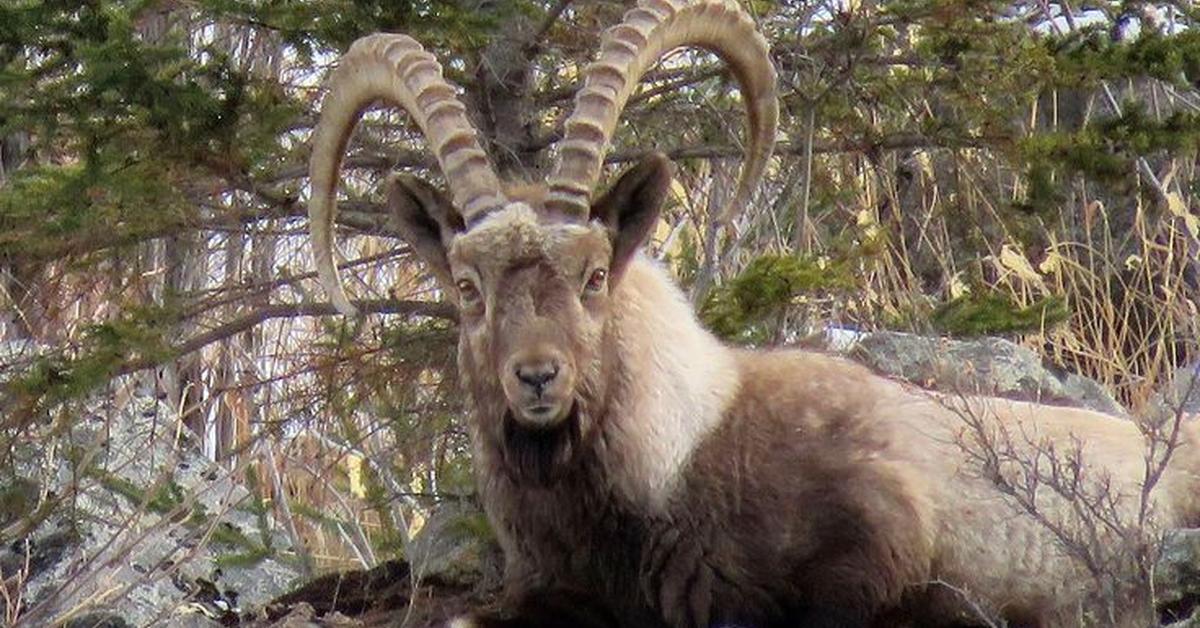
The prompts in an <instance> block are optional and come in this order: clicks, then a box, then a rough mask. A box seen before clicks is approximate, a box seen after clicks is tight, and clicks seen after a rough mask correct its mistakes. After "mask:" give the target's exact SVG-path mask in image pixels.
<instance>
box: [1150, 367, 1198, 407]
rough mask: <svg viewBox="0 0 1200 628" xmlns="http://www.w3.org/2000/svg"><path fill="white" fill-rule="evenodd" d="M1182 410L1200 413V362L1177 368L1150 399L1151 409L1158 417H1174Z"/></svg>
mask: <svg viewBox="0 0 1200 628" xmlns="http://www.w3.org/2000/svg"><path fill="white" fill-rule="evenodd" d="M1180 410H1183V412H1184V414H1195V415H1200V362H1197V363H1195V364H1193V365H1191V366H1185V367H1183V368H1180V369H1178V370H1176V371H1175V372H1174V373H1173V374H1172V375H1171V379H1170V380H1169V381H1168V383H1167V385H1166V386H1164V387H1163V389H1162V390H1160V391H1158V393H1156V394H1155V395H1154V397H1153V398H1152V399H1151V400H1150V411H1151V413H1152V416H1154V417H1156V418H1168V417H1172V416H1174V415H1175V413H1176V412H1178V411H1180Z"/></svg>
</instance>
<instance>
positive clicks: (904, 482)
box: [310, 0, 1200, 628]
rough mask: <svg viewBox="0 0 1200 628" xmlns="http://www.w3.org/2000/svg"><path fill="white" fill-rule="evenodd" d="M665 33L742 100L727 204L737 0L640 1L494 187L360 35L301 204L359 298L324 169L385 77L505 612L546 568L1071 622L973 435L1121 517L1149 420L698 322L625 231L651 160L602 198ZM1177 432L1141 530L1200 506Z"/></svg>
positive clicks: (1035, 535)
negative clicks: (551, 137) (1066, 477)
mask: <svg viewBox="0 0 1200 628" xmlns="http://www.w3.org/2000/svg"><path fill="white" fill-rule="evenodd" d="M679 46H699V47H703V48H707V49H709V50H711V51H713V52H715V53H716V54H717V55H718V56H720V57H721V58H722V59H723V60H724V61H725V62H726V63H728V64H729V65H730V67H731V69H732V74H733V76H734V77H735V78H736V79H737V82H738V84H739V86H740V88H741V91H742V95H743V101H744V104H745V107H746V110H747V113H748V118H749V125H748V134H747V135H748V137H747V142H746V144H747V149H746V151H747V160H746V163H745V164H744V166H743V168H742V171H741V176H740V180H739V183H738V186H737V190H736V193H735V195H734V198H733V200H732V202H731V203H730V205H729V211H728V212H727V213H726V215H724V216H720V217H718V218H717V219H718V220H721V221H724V220H727V218H728V216H729V215H730V214H732V213H733V212H736V211H737V210H739V209H741V208H742V207H743V206H744V205H745V204H746V202H747V200H748V199H749V197H750V195H751V192H752V191H753V190H754V189H755V187H756V185H757V183H758V181H759V179H760V178H761V176H762V174H763V171H764V169H765V167H766V164H767V162H768V160H769V158H770V155H771V151H772V145H773V141H774V137H775V131H776V119H777V103H776V95H775V73H774V70H773V67H772V64H771V61H770V58H769V55H768V48H767V44H766V42H765V40H764V39H763V37H762V36H761V35H760V34H759V33H758V32H757V30H756V29H755V27H754V24H753V22H752V20H751V19H750V18H749V17H748V16H747V15H746V14H745V13H743V12H742V11H741V10H740V9H739V8H738V7H737V6H736V5H735V4H733V3H732V2H723V1H720V0H701V1H697V2H691V3H684V2H676V1H674V0H642V2H640V4H639V5H638V7H637V8H635V9H633V10H632V11H630V12H629V13H627V14H626V16H625V18H624V21H623V22H622V23H621V24H619V25H618V26H615V27H613V28H612V29H610V30H608V31H607V32H606V33H605V35H604V37H603V39H602V42H601V51H600V55H599V58H598V60H597V61H596V62H595V63H593V64H592V65H591V66H589V68H588V69H587V70H586V73H585V80H584V85H583V87H582V88H581V90H580V91H579V94H578V96H577V98H576V106H575V110H574V112H573V113H572V115H571V116H570V117H569V118H568V119H567V120H566V123H565V133H564V137H563V139H562V140H561V141H560V142H559V143H558V145H557V146H556V151H557V162H556V164H555V166H554V169H553V171H552V173H551V174H550V176H549V177H548V180H547V182H546V184H544V185H526V184H517V183H512V182H510V183H506V184H502V183H501V182H500V181H499V179H498V178H497V177H496V175H495V174H494V173H493V171H492V169H491V167H490V165H489V162H488V159H487V157H486V155H485V153H484V151H483V150H482V149H481V148H480V145H479V143H478V141H477V138H476V135H475V131H474V130H473V129H472V127H471V126H470V124H469V123H468V121H467V118H466V115H465V113H464V107H463V105H462V104H460V103H459V101H458V100H457V99H456V97H455V89H454V88H453V87H451V86H450V85H448V84H447V82H446V81H445V80H444V79H443V78H442V76H441V68H440V66H439V65H438V63H437V61H436V60H435V59H434V58H433V56H432V55H430V54H429V53H427V52H425V51H424V50H423V49H422V48H421V47H420V45H419V44H418V43H417V42H415V41H414V40H412V39H410V38H408V37H406V36H403V35H375V36H371V37H367V38H364V39H362V40H360V41H358V42H357V43H355V44H354V46H353V47H352V48H351V50H350V51H349V52H348V53H347V54H346V55H345V56H344V57H343V58H342V60H341V62H340V64H339V67H338V68H337V70H336V71H335V72H334V73H333V75H332V77H331V79H330V84H329V93H328V95H327V96H326V103H325V105H324V110H323V112H322V116H321V121H320V124H319V126H318V129H317V132H316V135H315V138H314V145H313V157H312V165H311V176H312V184H313V197H312V201H311V204H310V216H311V224H312V231H313V240H314V250H315V254H316V260H317V268H318V271H319V273H320V277H321V279H322V281H323V282H324V284H325V286H326V289H327V291H328V292H329V294H330V295H331V297H332V299H333V301H334V303H335V304H336V305H337V306H338V307H339V308H340V309H341V310H342V311H344V312H346V313H347V314H352V313H353V312H354V310H353V307H352V305H351V304H350V302H349V301H348V299H347V298H346V296H345V294H344V292H343V290H342V287H341V284H340V283H339V280H338V277H337V273H336V270H335V267H334V263H333V256H332V227H333V219H334V211H335V196H336V184H335V182H336V180H337V177H338V170H339V165H340V161H341V158H342V152H343V151H344V149H345V146H346V143H347V141H348V137H349V134H350V132H351V131H352V129H353V126H354V124H355V123H356V121H357V119H358V116H359V113H360V112H361V110H362V109H363V108H365V107H366V106H367V105H368V104H370V103H371V102H372V101H374V100H376V99H384V100H386V101H389V102H391V103H394V104H396V105H398V106H400V107H403V108H404V109H405V110H406V111H408V112H409V114H411V115H412V117H413V118H414V119H415V121H416V122H417V124H418V126H419V127H420V128H421V129H422V131H423V132H424V133H425V135H426V137H427V138H428V139H429V143H430V146H431V147H432V150H433V153H434V154H435V156H436V157H437V160H438V163H439V164H440V165H441V168H442V172H443V174H444V175H445V179H446V184H447V191H442V190H439V189H436V188H434V187H432V186H430V185H429V184H426V183H424V182H422V181H420V180H418V179H415V178H412V177H408V176H397V177H394V178H392V179H390V180H389V182H388V188H389V200H388V202H389V205H390V207H391V209H392V210H393V211H394V212H395V214H396V216H397V218H398V221H399V224H400V225H401V226H402V229H403V236H404V237H405V238H406V239H407V241H408V242H409V243H410V244H411V245H412V247H413V249H414V250H415V251H416V252H417V253H418V254H419V255H420V256H421V257H422V259H423V260H424V261H425V263H426V264H427V265H428V267H429V269H430V270H431V272H432V273H433V274H434V275H435V276H436V278H437V279H438V280H439V282H440V283H441V285H442V286H443V288H444V289H445V290H446V291H447V293H448V294H452V295H455V296H456V299H457V302H458V306H459V311H460V313H461V321H460V336H459V356H458V360H459V368H460V370H461V372H462V376H463V381H464V382H465V385H466V388H467V390H468V392H469V393H470V396H471V400H472V412H471V417H470V428H471V434H472V439H473V446H474V464H475V468H476V472H477V476H478V485H479V491H480V494H481V496H482V498H483V500H484V503H485V506H486V508H487V512H488V515H489V517H490V520H491V523H492V525H493V527H494V528H495V531H496V534H497V536H498V537H499V539H500V543H501V545H502V546H503V549H504V552H505V557H506V582H507V593H508V599H509V600H510V601H511V604H512V606H511V610H512V612H515V613H521V612H526V611H527V610H528V609H530V608H531V604H529V603H525V604H522V600H523V599H525V598H527V596H529V595H532V594H536V593H539V592H544V591H548V590H549V591H553V590H555V589H563V590H571V591H584V592H587V594H588V598H589V599H590V600H591V601H593V602H594V603H595V604H596V605H597V608H599V609H601V610H600V611H599V612H600V613H601V614H604V615H605V616H607V617H610V618H616V619H614V620H613V621H617V622H619V623H620V624H621V625H627V626H678V627H683V626H697V627H707V626H710V625H738V626H747V627H756V628H757V627H763V626H869V625H878V626H891V625H899V623H900V622H903V621H914V622H918V625H942V624H952V623H964V622H965V623H970V622H971V621H973V620H974V619H977V618H978V615H977V613H978V612H979V611H982V612H984V613H987V614H990V615H992V616H994V617H1001V618H1005V619H1007V620H1009V621H1011V622H1017V623H1025V624H1030V625H1042V626H1067V625H1072V624H1075V623H1078V622H1079V621H1080V613H1079V602H1080V600H1081V599H1083V596H1085V595H1086V594H1088V593H1089V586H1090V585H1089V582H1091V581H1090V580H1088V579H1087V578H1084V577H1083V576H1082V571H1081V569H1082V568H1081V567H1080V566H1079V564H1078V562H1077V561H1076V560H1075V559H1074V558H1073V557H1072V556H1070V555H1069V554H1068V552H1067V551H1066V550H1065V548H1064V547H1063V545H1062V543H1061V540H1062V539H1061V535H1056V534H1055V532H1054V530H1052V529H1051V528H1049V527H1048V526H1047V525H1046V523H1047V522H1046V521H1040V520H1038V518H1036V517H1033V516H1030V515H1029V514H1028V513H1027V512H1025V511H1023V510H1022V509H1021V508H1020V507H1019V506H1018V505H1017V504H1015V503H1014V501H1013V500H1012V499H1011V498H1010V497H1011V496H1009V495H1006V494H1005V492H1004V491H1002V490H999V489H998V488H997V485H996V482H995V478H992V477H988V474H987V473H983V472H981V470H980V468H979V465H978V464H977V462H978V460H973V459H972V456H970V455H968V454H969V452H968V451H967V450H966V447H967V445H968V444H966V443H964V442H963V438H964V435H969V434H971V433H980V434H984V433H996V434H1022V435H1034V437H1032V438H1028V439H1024V440H1022V439H1017V440H1016V441H1014V442H1010V443H1008V445H1009V446H1011V449H1012V453H1014V454H1019V453H1021V452H1025V453H1029V454H1030V455H1033V454H1036V453H1037V452H1038V451H1039V448H1041V447H1043V446H1045V445H1046V444H1049V445H1050V446H1058V447H1059V448H1060V450H1065V449H1067V448H1068V447H1069V446H1070V445H1071V444H1073V443H1075V442H1079V443H1082V444H1081V451H1082V454H1081V459H1082V460H1083V461H1084V462H1085V467H1084V469H1085V471H1086V472H1085V474H1084V475H1085V476H1086V478H1087V482H1089V483H1093V484H1095V485H1096V486H1097V487H1103V486H1105V478H1107V479H1108V482H1107V485H1106V486H1107V489H1106V490H1109V491H1110V493H1109V494H1111V495H1112V498H1113V504H1114V510H1115V511H1116V512H1119V513H1121V514H1122V515H1130V516H1132V514H1134V513H1135V511H1137V510H1138V504H1139V495H1140V486H1141V481H1142V476H1143V466H1144V460H1143V448H1144V440H1143V437H1142V435H1141V433H1140V432H1139V430H1138V428H1137V427H1136V426H1135V425H1134V424H1133V423H1132V422H1129V421H1126V420H1122V419H1118V418H1114V417H1110V416H1105V415H1100V414H1096V413H1092V412H1086V411H1082V410H1072V409H1064V408H1053V407H1046V406H1040V405H1034V404H1028V403H1018V402H1011V401H1002V400H995V399H982V398H979V399H970V398H964V399H950V398H938V397H933V396H931V395H929V394H926V393H923V392H921V391H918V390H915V389H912V388H909V387H906V386H904V385H901V384H899V383H895V382H892V381H889V380H886V379H883V378H880V377H877V376H874V375H872V374H870V373H869V372H867V371H866V370H865V369H863V368H861V367H858V366H855V365H852V364H850V363H848V362H845V361H842V360H840V359H837V358H833V357H827V356H824V355H819V354H812V353H804V352H799V351H761V352H755V351H743V350H737V349H733V348H729V347H726V346H724V345H723V344H722V343H721V342H719V341H718V340H717V339H715V338H714V337H713V336H712V335H710V334H709V333H708V332H707V331H705V330H704V329H703V328H702V327H701V325H700V324H699V323H698V322H697V320H696V318H695V316H694V314H693V313H692V311H691V308H690V306H689V305H688V303H687V301H686V300H685V298H684V296H683V295H682V293H681V292H680V290H679V289H678V288H677V287H676V286H675V285H674V284H673V283H672V281H671V280H670V278H669V276H668V274H667V273H666V272H665V271H664V270H663V269H662V268H661V267H659V266H658V265H657V264H655V263H653V262H652V261H650V260H648V259H646V258H645V257H644V256H642V255H641V254H640V253H639V249H640V248H641V247H642V245H643V243H644V242H645V240H646V239H647V237H648V234H649V233H650V232H651V230H652V227H653V226H654V225H655V224H656V222H657V221H658V212H659V208H660V205H661V203H662V201H663V198H664V196H665V195H666V193H667V190H668V186H669V182H670V178H671V165H670V163H669V162H668V160H667V159H666V158H665V157H663V156H662V155H658V154H650V155H648V156H647V157H646V158H644V159H643V160H642V161H641V163H640V164H638V165H636V166H635V167H633V168H632V169H630V170H629V171H628V172H626V173H625V174H623V175H622V176H621V177H620V178H619V179H618V180H617V181H616V182H615V184H613V185H612V187H611V188H610V189H609V190H608V191H607V192H606V193H604V194H602V195H596V196H593V190H594V188H595V187H596V184H597V182H598V180H599V178H600V175H601V166H602V162H603V155H604V151H605V150H606V148H607V145H608V142H609V140H610V138H611V135H612V133H613V130H614V128H615V126H616V123H617V118H618V115H619V113H620V111H621V109H622V108H623V107H624V104H625V102H626V100H627V99H628V98H629V96H630V94H631V93H632V92H633V90H634V88H635V87H636V85H637V83H638V81H639V80H640V78H641V76H642V74H643V73H644V72H645V71H646V70H647V69H648V68H649V67H651V66H652V65H653V64H654V63H655V62H656V61H657V60H658V59H659V58H661V57H662V56H663V55H664V54H665V53H666V52H668V51H670V50H672V49H674V48H677V47H679ZM955 403H961V404H963V406H964V407H962V408H957V409H956V408H952V407H949V406H951V405H954V404H955ZM969 417H973V418H969ZM1189 430H1192V431H1189V432H1188V433H1187V435H1185V437H1183V441H1182V444H1181V446H1180V448H1179V449H1178V451H1176V452H1175V457H1174V463H1173V464H1172V465H1171V466H1170V468H1169V469H1168V470H1167V473H1166V475H1165V477H1164V478H1163V480H1162V481H1161V482H1160V483H1159V486H1158V488H1157V491H1156V493H1155V495H1154V500H1153V501H1154V505H1155V508H1156V509H1155V511H1154V513H1155V517H1154V518H1153V523H1152V524H1151V525H1153V526H1157V527H1163V526H1170V525H1178V524H1181V523H1183V522H1185V521H1189V520H1190V521H1195V519H1196V516H1197V511H1198V510H1200V508H1198V504H1197V497H1196V495H1197V493H1198V492H1200V464H1198V462H1197V461H1198V460H1200V455H1197V447H1198V446H1200V445H1198V441H1197V440H1196V437H1195V434H1194V428H1189ZM1002 466H1003V465H1001V467H1002ZM991 471H993V472H995V473H1003V472H1006V471H1008V469H1006V468H997V469H992V470H991ZM1036 499H1037V500H1040V501H1039V504H1038V505H1039V507H1040V508H1041V510H1040V512H1041V513H1042V515H1043V516H1044V517H1046V518H1049V519H1050V520H1051V522H1054V521H1063V522H1066V523H1065V524H1064V525H1071V524H1072V523H1071V522H1072V521H1073V519H1072V517H1074V514H1073V513H1074V510H1073V508H1074V505H1073V504H1071V503H1069V500H1067V499H1064V498H1061V497H1059V496H1056V495H1053V494H1050V491H1045V492H1044V493H1043V494H1042V495H1039V496H1037V497H1036ZM1156 529H1157V528H1156ZM532 606H537V604H533V605H532ZM542 608H549V607H542ZM526 620H527V621H525V624H528V625H531V624H532V622H533V621H534V620H533V619H532V618H531V617H528V618H526ZM495 621H496V622H497V624H498V625H499V624H500V623H503V622H502V620H501V619H495ZM562 623H566V620H565V619H564V620H563V622H562ZM505 625H523V620H522V617H520V616H518V617H515V618H509V620H508V623H507V624H505ZM539 625H546V624H539ZM549 625H553V623H551V624H549Z"/></svg>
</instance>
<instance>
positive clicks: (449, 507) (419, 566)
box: [408, 500, 503, 588]
mask: <svg viewBox="0 0 1200 628" xmlns="http://www.w3.org/2000/svg"><path fill="white" fill-rule="evenodd" d="M408 555H409V562H410V564H411V565H412V569H413V572H414V573H415V574H417V575H418V577H428V576H436V577H438V578H440V579H442V580H443V581H445V582H447V583H461V584H476V585H478V586H480V587H482V588H494V587H496V586H498V585H499V583H500V579H501V576H502V572H503V557H502V555H501V551H500V547H499V546H498V545H497V544H496V539H495V537H494V536H493V534H492V532H491V527H490V525H489V524H488V521H487V516H486V515H484V513H483V511H482V510H481V509H480V508H479V507H478V506H477V505H475V504H474V502H471V501H468V500H461V501H453V502H444V503H442V504H440V505H439V506H438V507H437V508H435V509H434V511H433V512H432V513H431V514H430V515H429V518H428V519H427V520H426V522H425V525H424V527H422V528H421V531H420V532H419V533H417V535H416V536H415V537H414V538H413V540H412V543H410V544H409V547H408Z"/></svg>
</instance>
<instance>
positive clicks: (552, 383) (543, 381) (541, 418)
mask: <svg viewBox="0 0 1200 628" xmlns="http://www.w3.org/2000/svg"><path fill="white" fill-rule="evenodd" d="M505 371H506V373H505V374H504V376H503V379H504V393H505V395H506V396H507V397H508V403H509V406H510V408H511V410H512V413H513V417H514V418H515V419H516V420H517V421H518V422H520V423H521V424H522V425H525V426H527V427H533V428H539V429H545V428H550V427H554V426H556V425H558V424H559V422H561V421H562V420H563V419H564V418H566V416H567V415H568V414H569V412H570V410H571V406H572V405H573V404H574V393H573V389H574V383H573V380H574V372H573V369H572V368H571V366H570V363H569V361H568V360H567V359H566V358H565V357H564V356H563V355H562V354H561V353H560V352H558V351H555V350H553V349H550V348H545V347H543V348H539V349H537V350H532V351H518V352H517V353H516V354H514V355H513V356H512V357H511V358H509V360H508V365H507V368H506V369H505Z"/></svg>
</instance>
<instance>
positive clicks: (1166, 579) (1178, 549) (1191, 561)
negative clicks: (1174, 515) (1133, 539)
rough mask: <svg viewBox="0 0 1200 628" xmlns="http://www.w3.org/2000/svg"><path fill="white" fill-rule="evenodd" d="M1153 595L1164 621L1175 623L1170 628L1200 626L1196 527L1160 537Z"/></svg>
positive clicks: (1198, 532) (1199, 539) (1199, 541)
mask: <svg viewBox="0 0 1200 628" xmlns="http://www.w3.org/2000/svg"><path fill="white" fill-rule="evenodd" d="M1154 593H1155V597H1156V601H1157V603H1158V606H1159V609H1160V610H1161V614H1162V615H1163V618H1164V620H1165V621H1166V622H1175V623H1171V624H1169V625H1170V626H1171V627H1172V628H1192V627H1200V528H1194V529H1186V530H1171V531H1168V532H1167V533H1166V534H1165V535H1164V536H1163V545H1162V553H1161V554H1160V555H1159V557H1158V563H1157V564H1156V565H1155V568H1154ZM1183 618H1187V619H1183Z"/></svg>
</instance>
